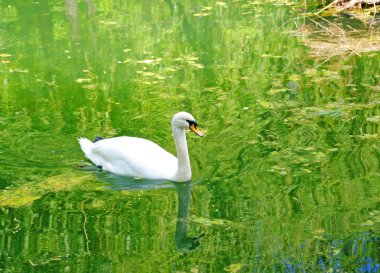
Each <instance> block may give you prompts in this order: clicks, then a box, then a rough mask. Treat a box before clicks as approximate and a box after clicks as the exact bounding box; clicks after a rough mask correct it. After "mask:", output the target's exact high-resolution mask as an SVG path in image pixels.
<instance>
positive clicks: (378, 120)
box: [367, 116, 380, 123]
mask: <svg viewBox="0 0 380 273" xmlns="http://www.w3.org/2000/svg"><path fill="white" fill-rule="evenodd" d="M367 121H369V122H376V123H378V122H380V116H372V117H368V118H367Z"/></svg>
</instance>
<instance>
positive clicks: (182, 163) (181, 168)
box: [172, 126, 191, 182]
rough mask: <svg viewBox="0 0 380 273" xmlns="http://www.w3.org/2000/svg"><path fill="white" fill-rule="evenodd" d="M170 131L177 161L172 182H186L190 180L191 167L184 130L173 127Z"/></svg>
mask: <svg viewBox="0 0 380 273" xmlns="http://www.w3.org/2000/svg"><path fill="white" fill-rule="evenodd" d="M172 130H173V137H174V142H175V146H176V149H177V161H178V168H177V172H176V174H175V177H174V180H175V181H178V182H184V181H188V180H190V178H191V167H190V158H189V151H188V149H187V142H186V133H185V129H181V128H178V127H176V126H173V128H172Z"/></svg>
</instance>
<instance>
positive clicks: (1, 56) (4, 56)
mask: <svg viewBox="0 0 380 273" xmlns="http://www.w3.org/2000/svg"><path fill="white" fill-rule="evenodd" d="M10 56H12V55H11V54H6V53H1V54H0V58H8V57H10Z"/></svg>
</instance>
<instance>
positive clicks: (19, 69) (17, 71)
mask: <svg viewBox="0 0 380 273" xmlns="http://www.w3.org/2000/svg"><path fill="white" fill-rule="evenodd" d="M9 72H11V73H13V72H16V73H28V72H29V70H28V69H22V68H15V69H14V70H13V69H9Z"/></svg>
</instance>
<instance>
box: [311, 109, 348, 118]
mask: <svg viewBox="0 0 380 273" xmlns="http://www.w3.org/2000/svg"><path fill="white" fill-rule="evenodd" d="M310 115H312V116H325V117H341V116H342V115H343V111H342V110H321V111H318V112H314V113H310Z"/></svg>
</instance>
